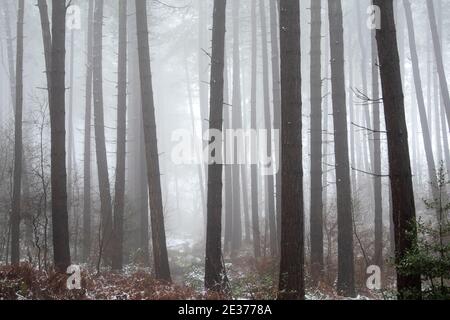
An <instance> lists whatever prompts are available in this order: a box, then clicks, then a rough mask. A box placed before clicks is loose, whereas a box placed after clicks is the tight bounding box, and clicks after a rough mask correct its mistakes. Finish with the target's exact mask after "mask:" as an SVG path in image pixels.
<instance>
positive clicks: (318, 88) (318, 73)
mask: <svg viewBox="0 0 450 320" xmlns="http://www.w3.org/2000/svg"><path fill="white" fill-rule="evenodd" d="M321 11H322V3H321V0H311V52H310V55H311V70H310V84H311V202H310V205H311V207H310V214H311V218H310V234H311V275H312V278H313V281H314V282H315V283H317V281H318V280H319V278H320V277H321V276H322V273H323V229H322V228H323V218H322V210H323V207H322V205H323V203H322V189H323V186H322V61H321V59H322V52H321V44H322V35H321V30H322V12H321Z"/></svg>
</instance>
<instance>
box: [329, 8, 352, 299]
mask: <svg viewBox="0 0 450 320" xmlns="http://www.w3.org/2000/svg"><path fill="white" fill-rule="evenodd" d="M328 15H329V21H330V48H331V83H332V97H333V119H334V149H335V166H336V193H337V217H338V218H337V219H338V280H337V289H338V292H339V293H340V294H342V295H345V296H350V297H353V296H354V295H355V280H354V256H353V216H352V198H351V196H352V193H351V185H350V167H349V153H348V130H347V110H346V94H345V75H344V37H343V33H344V32H343V24H342V20H343V17H342V5H341V1H340V0H328Z"/></svg>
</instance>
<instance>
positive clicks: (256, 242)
mask: <svg viewBox="0 0 450 320" xmlns="http://www.w3.org/2000/svg"><path fill="white" fill-rule="evenodd" d="M256 1H257V0H252V3H251V38H252V44H251V46H252V47H251V60H252V61H251V64H252V65H251V68H252V71H251V72H252V75H251V78H252V79H251V98H250V99H251V110H250V112H251V115H250V118H251V119H250V121H251V124H250V126H251V128H252V130H256V89H257V88H256V86H257V83H256V79H257V77H256V75H257V65H258V64H257V50H258V49H257V47H258V38H257V36H256V31H257V30H256V29H257V26H256V5H257V4H256ZM252 149H253V150H256V146H252ZM253 160H254V159H253ZM250 170H251V197H252V231H253V253H254V255H255V258H259V257H260V256H261V235H260V231H259V212H258V211H259V208H258V207H259V205H258V166H257V165H256V164H253V161H252V165H251V168H250Z"/></svg>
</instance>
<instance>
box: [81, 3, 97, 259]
mask: <svg viewBox="0 0 450 320" xmlns="http://www.w3.org/2000/svg"><path fill="white" fill-rule="evenodd" d="M88 11H89V12H88V20H87V35H86V38H87V40H86V46H87V51H86V83H85V85H86V92H85V95H86V96H85V113H84V167H83V172H84V180H83V186H84V187H83V190H84V191H83V250H82V256H83V259H82V260H83V261H84V262H87V261H88V259H89V256H90V253H91V123H92V120H91V117H92V65H93V61H92V59H93V56H92V50H93V48H92V26H93V24H92V21H93V16H94V0H89V7H88Z"/></svg>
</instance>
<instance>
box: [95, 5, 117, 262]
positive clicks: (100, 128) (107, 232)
mask: <svg viewBox="0 0 450 320" xmlns="http://www.w3.org/2000/svg"><path fill="white" fill-rule="evenodd" d="M103 9H104V1H103V0H95V10H94V34H93V37H94V38H93V97H94V130H95V148H96V156H97V170H98V184H99V191H100V212H101V221H100V223H101V232H102V235H101V243H100V246H101V249H102V250H101V251H102V252H103V257H102V259H103V261H104V262H105V263H106V264H107V265H110V264H111V257H112V242H113V240H112V236H113V221H112V203H111V191H110V189H111V187H110V184H109V173H108V159H107V156H106V142H105V120H104V110H103V53H102V50H103Z"/></svg>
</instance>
